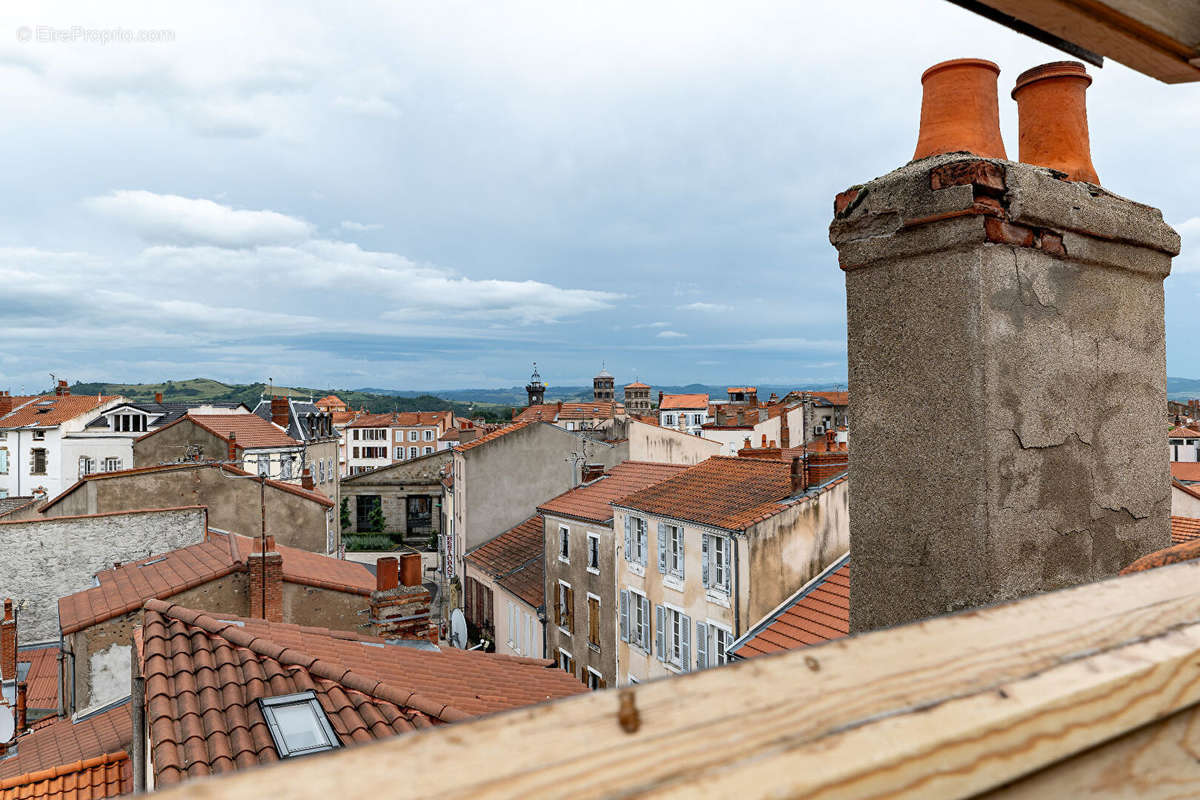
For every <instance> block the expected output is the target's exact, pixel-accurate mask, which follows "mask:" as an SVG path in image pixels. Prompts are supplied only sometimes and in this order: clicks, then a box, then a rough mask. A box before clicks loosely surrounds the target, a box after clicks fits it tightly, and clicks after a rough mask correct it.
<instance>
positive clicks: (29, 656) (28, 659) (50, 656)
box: [17, 645, 59, 713]
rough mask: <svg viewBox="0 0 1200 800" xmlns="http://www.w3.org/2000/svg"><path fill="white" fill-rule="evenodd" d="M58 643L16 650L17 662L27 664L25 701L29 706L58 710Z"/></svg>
mask: <svg viewBox="0 0 1200 800" xmlns="http://www.w3.org/2000/svg"><path fill="white" fill-rule="evenodd" d="M58 652H59V651H58V645H53V646H51V647H30V648H21V649H19V650H17V664H29V672H28V673H26V675H25V685H26V692H27V694H26V696H25V701H26V703H27V705H28V707H29V708H31V709H35V710H38V711H45V710H47V709H49V710H53V711H54V712H55V713H57V712H58Z"/></svg>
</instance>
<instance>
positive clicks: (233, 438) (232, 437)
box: [225, 431, 238, 461]
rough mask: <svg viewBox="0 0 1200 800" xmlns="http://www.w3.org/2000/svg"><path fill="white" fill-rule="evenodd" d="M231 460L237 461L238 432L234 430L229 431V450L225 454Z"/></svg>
mask: <svg viewBox="0 0 1200 800" xmlns="http://www.w3.org/2000/svg"><path fill="white" fill-rule="evenodd" d="M225 455H226V456H228V458H229V460H230V461H237V460H238V457H237V434H236V433H234V432H233V431H230V432H229V452H227V453H226V454H225Z"/></svg>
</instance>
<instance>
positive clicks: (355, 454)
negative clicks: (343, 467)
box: [351, 431, 358, 458]
mask: <svg viewBox="0 0 1200 800" xmlns="http://www.w3.org/2000/svg"><path fill="white" fill-rule="evenodd" d="M357 432H358V431H355V433H357ZM351 458H358V448H357V447H355V448H354V453H353V455H352V456H351Z"/></svg>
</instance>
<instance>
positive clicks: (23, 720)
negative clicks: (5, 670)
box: [17, 681, 29, 733]
mask: <svg viewBox="0 0 1200 800" xmlns="http://www.w3.org/2000/svg"><path fill="white" fill-rule="evenodd" d="M28 713H29V691H28V687H27V686H26V684H25V681H21V682H20V683H18V684H17V732H18V733H20V732H21V731H23V730H25V729H26V728H28V727H29V716H28Z"/></svg>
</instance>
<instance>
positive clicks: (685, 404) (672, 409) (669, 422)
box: [658, 392, 713, 436]
mask: <svg viewBox="0 0 1200 800" xmlns="http://www.w3.org/2000/svg"><path fill="white" fill-rule="evenodd" d="M712 421H713V416H712V414H711V413H710V411H709V403H708V395H707V394H662V393H661V392H659V397H658V424H659V425H662V426H663V427H664V428H676V429H677V430H681V431H684V432H685V433H690V434H692V435H693V436H699V435H700V430H701V428H702V427H703V426H704V425H705V424H707V423H709V422H712Z"/></svg>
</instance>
